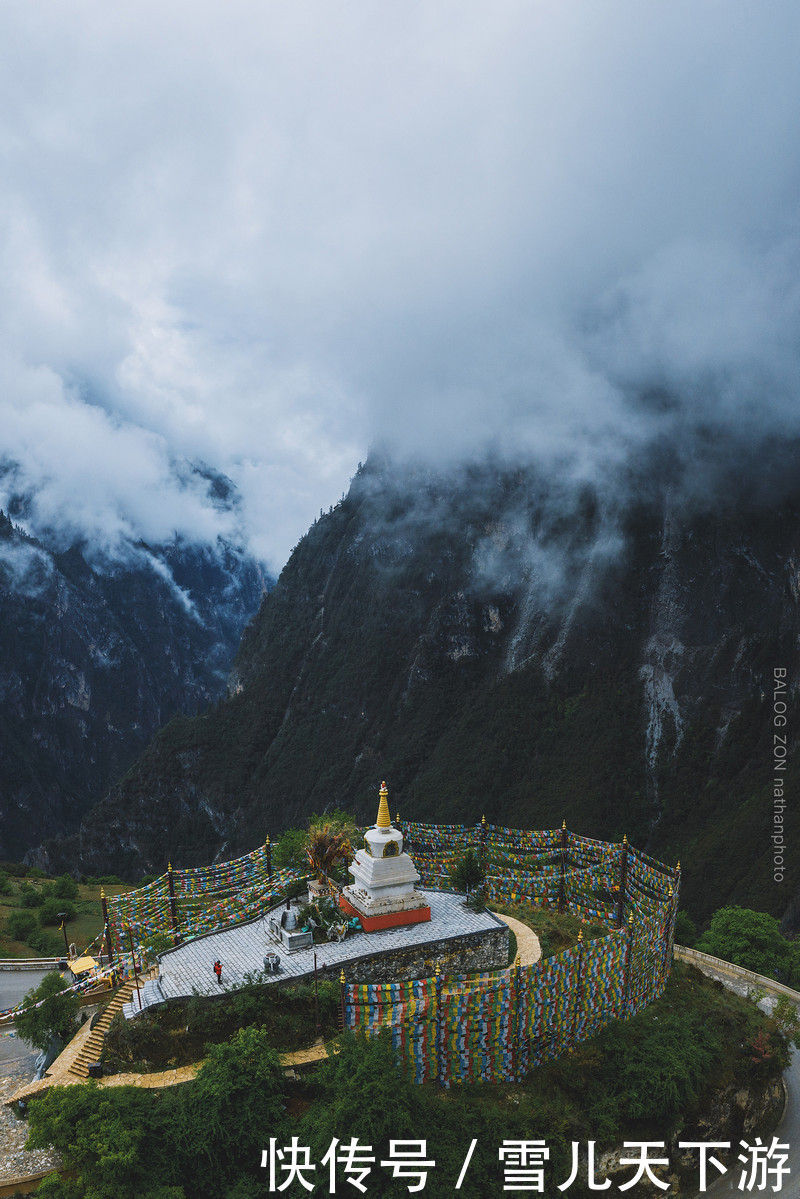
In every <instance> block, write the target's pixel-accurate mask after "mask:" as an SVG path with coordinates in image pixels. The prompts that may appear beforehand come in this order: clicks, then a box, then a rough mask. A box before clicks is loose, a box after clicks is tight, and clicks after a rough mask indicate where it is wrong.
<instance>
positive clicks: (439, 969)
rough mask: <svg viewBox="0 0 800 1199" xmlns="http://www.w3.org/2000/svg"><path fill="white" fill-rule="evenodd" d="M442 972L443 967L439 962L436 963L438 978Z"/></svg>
mask: <svg viewBox="0 0 800 1199" xmlns="http://www.w3.org/2000/svg"><path fill="white" fill-rule="evenodd" d="M441 973H442V967H441V966H440V965H439V963H438V962H437V963H436V977H437V978H438V977H439V975H440V974H441Z"/></svg>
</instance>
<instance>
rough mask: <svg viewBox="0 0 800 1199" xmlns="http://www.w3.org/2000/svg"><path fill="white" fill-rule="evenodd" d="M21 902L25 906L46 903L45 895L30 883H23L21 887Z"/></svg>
mask: <svg viewBox="0 0 800 1199" xmlns="http://www.w3.org/2000/svg"><path fill="white" fill-rule="evenodd" d="M19 899H20V903H21V904H22V906H23V907H24V908H38V907H41V905H42V904H43V903H44V896H43V895H42V893H41V891H38V890H37V889H36V887H32V886H31V885H30V883H23V884H22V886H21V887H20V889H19Z"/></svg>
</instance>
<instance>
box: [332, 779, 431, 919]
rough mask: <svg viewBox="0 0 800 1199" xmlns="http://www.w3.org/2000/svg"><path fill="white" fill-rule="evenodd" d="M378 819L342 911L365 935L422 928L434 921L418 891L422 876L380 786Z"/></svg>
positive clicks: (343, 898)
mask: <svg viewBox="0 0 800 1199" xmlns="http://www.w3.org/2000/svg"><path fill="white" fill-rule="evenodd" d="M379 794H380V802H379V804H378V819H377V820H376V821H375V824H374V826H373V827H372V828H370V829H367V832H366V833H365V834H364V846H363V848H362V849H359V850H358V852H357V853H356V856H355V858H354V859H353V862H352V864H351V866H350V867H349V869H350V873H351V874H352V876H353V879H354V882H353V883H352V885H351V886H349V887H344V888H343V889H342V893H341V896H340V899H339V903H340V905H341V907H342V908H343V909H344V910H345V911H346V912H347V913H348V914H349V915H351V916H357V917H358V918H359V920H360V921H361V924H362V926H363V928H364V930H365V931H366V932H373V931H375V930H376V929H380V928H395V927H397V925H401V924H421V923H423V922H424V921H426V920H430V918H431V909H430V907H429V906H428V902H427V899H426V898H425V896H424V895H423V894H422V893H420V892H418V891H417V890H415V884H416V883H418V882H419V874H418V873H417V870H416V867H415V866H414V863H413V861H412V860H411V857H410V856H409V854H407V853H406V852H405V851H404V849H403V834H402V833H401V832H400V831H399V829H396V828H394V827H393V825H392V822H391V819H390V817H389V792H388V790H387V787H386V783H382V784H381V789H380V792H379Z"/></svg>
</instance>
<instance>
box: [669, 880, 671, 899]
mask: <svg viewBox="0 0 800 1199" xmlns="http://www.w3.org/2000/svg"><path fill="white" fill-rule="evenodd" d="M669 897H670V899H672V883H670V885H669Z"/></svg>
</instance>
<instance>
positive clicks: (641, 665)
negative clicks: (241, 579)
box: [75, 461, 800, 918]
mask: <svg viewBox="0 0 800 1199" xmlns="http://www.w3.org/2000/svg"><path fill="white" fill-rule="evenodd" d="M640 494H646V497H647V498H645V499H640V500H639V501H638V502H637V503H636V504H633V503H631V504H629V505H627V506H626V507H624V508H621V507H617V509H616V510H614V511H611V510H610V509H609V508H608V506H606V507H605V508H604V507H603V506H602V505H601V504H600V503H599V502H598V501H597V498H596V497H594V496H592V495H591V494H590V493H588V492H587V493H586V494H578V495H573V496H572V497H571V498H569V499H567V498H565V497H561V496H557V495H556V496H554V495H553V494H552V489H548V490H545V489H544V488H543V487H542V486H540V485H539V484H538V483H537V480H536V479H535V478H533V477H532V476H531V474H530V472H526V471H524V470H516V471H511V470H508V469H505V470H499V469H496V468H495V467H493V466H492V465H490V464H487V465H484V466H481V467H475V468H474V469H472V470H468V471H465V472H462V473H461V474H460V475H459V476H458V477H449V478H447V477H441V476H434V475H431V474H427V473H423V472H418V473H414V472H410V471H406V472H404V473H403V472H396V473H393V472H392V471H391V470H390V469H389V468H388V467H387V466H386V464H381V463H380V462H378V461H375V462H373V463H371V464H368V465H367V467H365V468H363V469H361V470H360V471H359V474H358V475H357V476H356V478H355V479H354V481H353V484H352V487H351V490H350V493H349V495H348V497H347V499H346V500H344V501H343V502H342V503H341V504H340V505H338V506H337V507H336V508H335V509H334V510H333V511H332V512H331V513H330V514H329V515H328V516H326V517H323V518H322V519H321V520H320V521H319V522H318V523H317V524H315V526H314V527H313V528H312V529H311V530H310V531H309V533H308V534H307V535H306V537H305V538H304V539H303V540H302V541H301V543H300V544H299V545H298V547H297V548H296V550H295V552H294V553H293V555H292V557H291V559H290V560H289V562H288V564H287V566H286V567H285V569H284V571H283V573H282V575H281V577H280V580H279V581H278V584H277V585H276V587H275V588H274V590H273V591H272V592H270V593H269V594H268V595H266V596H265V597H264V599H263V601H262V605H261V608H260V610H259V613H258V615H257V617H256V618H255V619H254V620H253V622H252V623H251V624H250V625H249V627H248V628H247V630H246V632H245V635H244V639H243V641H242V646H241V649H240V652H239V656H238V659H237V663H236V667H235V672H234V676H233V682H232V685H231V692H230V697H229V699H228V700H227V701H226V702H225V703H223V704H222V705H221V706H220V709H219V710H218V711H214V712H211V713H208V714H206V715H204V716H201V717H199V718H198V719H196V720H194V721H188V720H179V721H176V722H173V723H172V724H171V725H169V726H168V727H167V728H166V729H164V730H163V731H162V732H161V733H160V734H159V736H158V737H157V738H156V740H155V742H154V743H153V745H152V746H151V747H150V748H149V749H148V750H147V752H146V753H145V755H144V756H143V757H142V759H141V760H140V761H139V762H138V764H137V766H136V767H135V769H134V770H133V771H132V772H131V773H130V775H129V776H128V777H127V778H126V779H125V780H124V781H123V783H121V784H120V785H119V786H117V787H116V788H115V789H114V790H113V791H112V792H111V793H110V794H109V796H108V797H107V798H106V799H105V800H104V802H103V803H102V804H101V805H100V806H99V807H98V808H97V809H96V810H95V811H94V812H93V813H92V814H91V816H90V817H87V818H86V819H85V820H84V823H83V825H82V829H81V834H80V844H79V846H78V845H76V846H75V852H76V854H78V856H79V859H80V861H81V862H82V863H83V869H86V870H87V871H90V870H91V871H92V872H94V871H95V869H96V868H97V867H98V866H99V865H100V864H102V865H103V866H104V867H105V868H114V869H116V870H119V871H122V872H125V871H127V872H128V873H132V874H134V875H135V874H136V872H137V871H138V872H143V871H158V870H161V869H163V868H164V867H165V865H166V861H167V858H168V857H169V856H171V857H172V860H173V861H175V862H179V863H180V864H181V865H191V864H197V863H201V862H204V861H208V860H210V859H211V858H213V857H214V856H234V855H235V854H236V853H239V852H244V851H245V850H246V849H249V848H251V847H252V846H253V844H255V843H257V841H258V840H259V839H260V838H263V837H264V836H265V834H266V833H267V832H269V833H270V834H271V835H272V836H275V835H276V834H277V833H278V832H279V831H280V830H281V829H282V828H283V827H286V826H287V825H291V824H296V823H301V822H302V821H303V820H304V819H305V817H306V815H307V814H308V812H310V811H313V810H322V809H324V808H325V807H326V806H336V805H341V806H345V807H347V808H349V809H350V810H353V809H355V811H356V813H357V815H358V816H359V817H360V818H361V819H363V820H364V821H371V820H372V819H373V818H374V806H375V793H376V790H377V787H378V786H379V785H380V781H381V779H382V778H384V777H385V778H387V779H388V780H389V785H390V790H391V798H390V804H391V805H392V812H393V813H394V811H395V810H396V809H397V808H399V809H400V811H401V814H402V816H403V817H404V818H406V819H411V820H414V819H419V820H436V821H442V822H455V821H459V822H460V821H464V822H472V821H474V820H476V819H480V817H481V815H482V814H485V815H486V818H487V820H488V821H491V822H496V823H499V824H503V825H508V826H517V827H529V828H535V827H554V826H558V825H560V824H561V821H562V819H565V820H566V821H567V824H568V825H569V826H570V827H572V828H574V829H576V830H579V831H580V832H581V833H584V834H587V835H590V836H597V837H602V838H608V839H619V840H621V839H622V835H623V833H627V835H628V838H629V840H630V841H631V842H633V843H634V844H636V845H637V846H639V847H640V848H642V849H648V850H650V851H651V852H652V853H654V854H655V855H656V856H658V857H660V858H661V859H662V860H665V861H675V860H676V859H678V858H680V859H681V861H682V866H683V898H684V900H685V901H686V903H687V905H688V907H689V910H690V912H691V913H692V914H693V915H695V916H696V917H701V918H702V917H703V916H705V915H706V914H707V913H708V912H709V911H711V910H713V909H714V908H716V907H719V906H720V905H721V904H723V903H725V902H739V903H741V904H743V905H744V906H752V907H755V908H759V909H762V910H767V911H770V912H772V913H773V914H775V915H778V916H781V915H783V913H784V912H785V911H786V909H787V907H788V906H789V904H790V900H791V898H792V894H793V891H795V890H796V881H795V880H794V879H793V878H792V877H791V875H790V869H789V865H788V864H787V869H786V872H785V875H784V879H783V881H782V882H780V883H778V882H776V881H775V880H774V875H773V857H772V841H771V832H772V828H773V782H774V778H775V777H776V776H775V771H774V769H773V766H774V761H775V759H774V754H773V750H774V748H775V746H774V740H773V738H774V734H775V733H776V731H779V732H780V734H781V735H784V734H785V735H786V737H787V759H786V770H785V771H783V772H782V773H781V777H782V778H783V780H784V785H785V789H786V794H787V796H788V795H789V794H790V793H792V790H793V789H794V793H795V794H796V791H797V786H796V784H797V777H798V770H797V755H796V746H797V728H796V727H793V726H794V724H795V723H796V722H793V720H792V719H791V717H790V719H789V721H788V726H787V727H786V729H783V728H781V729H780V730H776V728H775V725H774V704H773V681H774V678H775V671H776V670H778V671H780V670H784V671H786V674H785V676H782V677H784V678H785V680H786V685H787V689H788V695H789V697H790V704H789V707H790V710H791V709H792V707H793V703H792V702H791V697H793V696H796V693H797V687H798V682H799V681H800V680H799V679H798V665H797V646H798V635H800V613H799V611H798V599H799V598H800V521H799V520H798V516H799V515H800V492H795V493H792V492H791V491H790V490H789V491H787V490H786V489H784V490H783V491H782V493H781V496H782V498H781V499H780V503H777V502H776V506H774V507H770V506H769V503H768V502H767V501H764V500H758V502H755V501H753V499H752V497H749V498H748V501H747V503H744V502H741V503H737V502H736V501H735V496H734V499H733V500H728V501H726V503H725V504H721V503H720V504H717V506H716V507H714V506H713V505H711V504H708V505H706V506H705V508H704V509H703V510H702V511H701V512H700V513H699V514H698V512H697V511H694V512H692V513H690V512H689V511H688V510H687V509H682V508H681V506H680V505H679V504H677V503H675V502H672V501H670V499H669V494H670V493H669V488H668V487H664V488H659V487H657V486H652V487H650V489H649V491H648V490H647V489H644V490H643V491H642V492H641V493H640ZM665 497H666V498H665ZM76 694H79V693H78V692H76ZM785 818H786V821H787V823H786V825H785V832H786V837H787V842H788V843H789V844H791V837H792V830H795V831H796V828H797V823H796V817H795V815H794V813H793V812H792V811H791V805H787V809H786V815H785ZM795 910H796V909H795Z"/></svg>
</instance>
